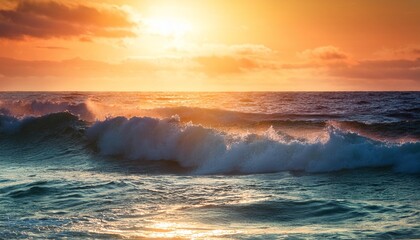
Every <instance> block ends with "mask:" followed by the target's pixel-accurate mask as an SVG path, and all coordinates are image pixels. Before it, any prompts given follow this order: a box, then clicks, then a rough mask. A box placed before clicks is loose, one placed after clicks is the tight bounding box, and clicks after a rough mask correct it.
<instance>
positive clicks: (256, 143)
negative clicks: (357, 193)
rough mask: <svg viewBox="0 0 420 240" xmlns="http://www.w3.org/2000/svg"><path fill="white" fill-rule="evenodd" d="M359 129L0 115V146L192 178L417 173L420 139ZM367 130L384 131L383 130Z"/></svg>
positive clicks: (175, 118) (175, 119)
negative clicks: (71, 153) (91, 157)
mask: <svg viewBox="0 0 420 240" xmlns="http://www.w3.org/2000/svg"><path fill="white" fill-rule="evenodd" d="M346 124H347V125H346ZM342 125H344V126H342ZM358 125H359V124H356V123H342V124H341V125H340V124H326V125H325V129H324V130H325V131H326V133H327V134H326V137H319V138H318V139H315V140H312V141H309V140H305V139H301V138H293V137H290V136H289V135H287V134H284V133H282V132H281V131H279V130H276V129H275V128H273V127H269V128H268V129H267V130H266V131H265V132H263V133H259V134H257V133H255V132H247V133H240V134H239V133H232V132H228V131H221V130H218V129H215V128H210V127H205V126H202V125H198V124H193V123H192V122H189V123H185V122H182V121H181V120H180V118H179V117H178V116H176V115H175V116H173V117H169V118H164V119H158V118H151V117H133V118H126V117H116V118H108V119H106V120H104V121H97V122H95V123H88V122H85V121H82V120H80V118H79V117H77V116H75V115H73V114H71V113H69V112H61V113H53V114H48V115H44V116H41V117H25V118H16V117H11V116H7V115H0V139H1V140H2V141H8V140H9V139H10V140H11V139H18V140H19V142H22V141H23V140H26V141H33V140H34V138H33V137H36V141H38V142H39V141H48V142H49V143H48V144H58V143H57V142H55V141H60V144H71V145H73V144H77V145H79V146H85V147H88V148H91V147H92V146H93V147H94V148H95V149H96V151H97V153H98V154H99V155H102V156H118V157H122V158H124V159H128V160H134V161H139V163H140V162H141V161H142V160H146V161H159V160H166V161H175V162H177V164H178V165H179V166H181V167H184V168H187V169H192V171H193V173H195V174H215V173H216V174H217V173H221V174H223V173H267V172H278V171H306V172H328V171H339V170H345V169H356V168H366V167H372V168H375V167H390V168H392V169H394V170H395V171H398V172H410V173H419V172H420V142H419V141H418V140H413V141H405V142H400V143H395V142H390V141H383V140H378V138H370V137H369V134H359V133H357V131H351V129H352V128H356V127H358V128H359V126H358ZM371 127H373V128H376V127H378V128H379V129H382V130H384V129H383V126H382V125H380V126H376V125H374V126H371ZM394 127H395V126H394ZM69 137H70V138H69ZM69 139H71V141H68V140H69ZM9 145H10V144H9ZM37 146H38V145H37V144H35V145H32V147H33V148H37ZM16 147H19V146H17V145H16ZM72 147H74V146H68V148H72ZM0 150H1V149H0ZM140 164H141V163H140Z"/></svg>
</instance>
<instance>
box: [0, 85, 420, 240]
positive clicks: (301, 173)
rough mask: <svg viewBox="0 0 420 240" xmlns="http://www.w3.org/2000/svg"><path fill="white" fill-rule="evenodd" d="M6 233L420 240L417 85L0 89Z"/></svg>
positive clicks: (0, 207) (0, 176)
mask: <svg viewBox="0 0 420 240" xmlns="http://www.w3.org/2000/svg"><path fill="white" fill-rule="evenodd" d="M0 239H420V92H321V93H318V92H284V93H283V92H246V93H192V92H190V93H178V92H177V93H170V92H168V93H166V92H156V93H127V92H106V93H97V92H2V93H0Z"/></svg>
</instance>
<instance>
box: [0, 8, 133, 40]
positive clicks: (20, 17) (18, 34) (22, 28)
mask: <svg viewBox="0 0 420 240" xmlns="http://www.w3.org/2000/svg"><path fill="white" fill-rule="evenodd" d="M133 26H134V23H133V22H132V21H131V20H130V17H129V15H128V13H127V12H125V11H123V10H122V9H120V8H117V7H107V8H105V7H103V8H96V7H93V6H88V5H82V4H77V5H68V4H64V3H61V2H57V1H34V0H19V1H16V5H15V6H14V7H12V8H8V9H0V38H6V39H23V38H25V37H35V38H53V37H56V38H68V37H80V38H84V39H86V38H92V37H103V38H123V37H134V36H135V32H134V31H133V29H132V28H133Z"/></svg>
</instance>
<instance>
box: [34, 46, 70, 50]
mask: <svg viewBox="0 0 420 240" xmlns="http://www.w3.org/2000/svg"><path fill="white" fill-rule="evenodd" d="M36 48H40V49H49V50H68V48H65V47H56V46H37V47H36Z"/></svg>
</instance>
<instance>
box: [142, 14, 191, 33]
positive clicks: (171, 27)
mask: <svg viewBox="0 0 420 240" xmlns="http://www.w3.org/2000/svg"><path fill="white" fill-rule="evenodd" d="M144 23H145V25H146V28H147V30H148V32H149V33H151V34H156V35H161V36H164V37H175V38H180V37H183V36H185V35H186V34H187V33H189V32H191V30H192V25H191V24H190V23H189V22H187V21H185V20H183V19H179V18H171V17H151V18H148V19H146V20H145V21H144Z"/></svg>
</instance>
